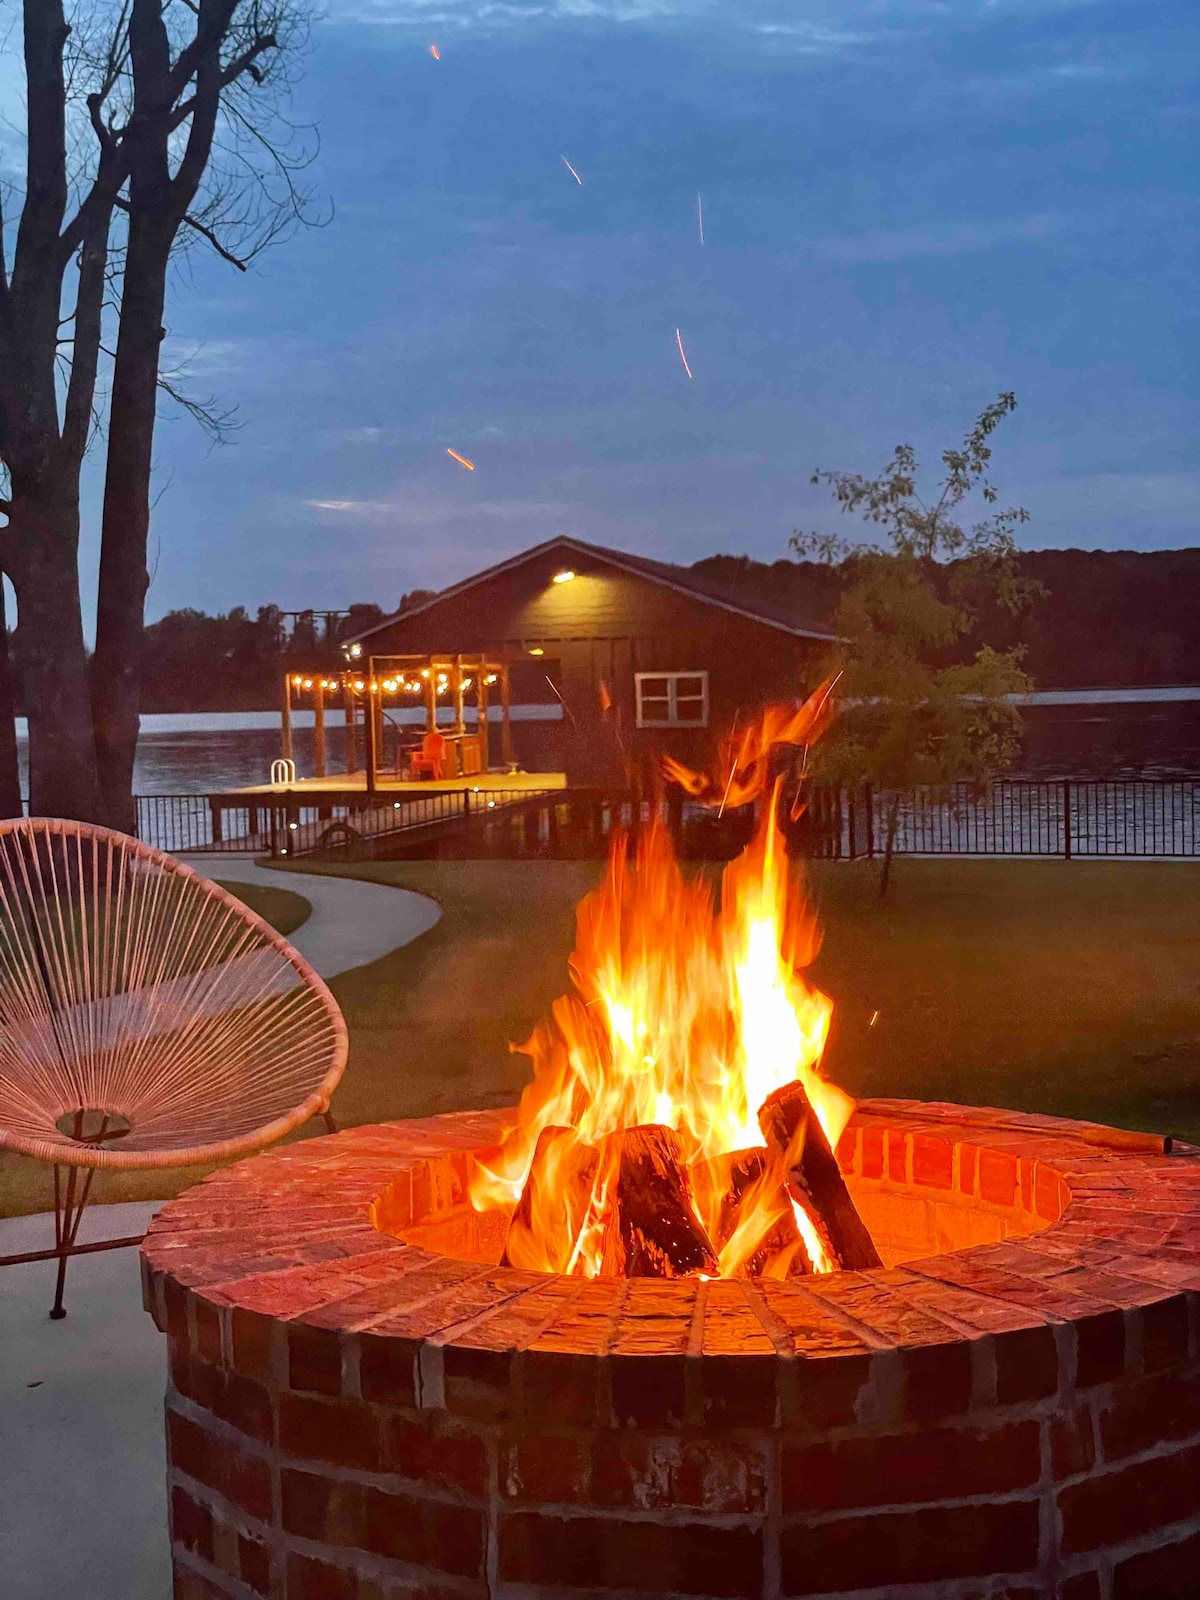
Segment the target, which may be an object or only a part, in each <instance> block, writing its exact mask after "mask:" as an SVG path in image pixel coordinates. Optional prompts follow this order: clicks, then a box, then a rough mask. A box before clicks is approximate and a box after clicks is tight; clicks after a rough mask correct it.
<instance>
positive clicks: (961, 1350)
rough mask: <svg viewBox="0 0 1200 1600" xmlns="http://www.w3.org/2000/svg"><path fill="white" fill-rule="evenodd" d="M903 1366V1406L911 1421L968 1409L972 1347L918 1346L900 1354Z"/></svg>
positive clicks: (962, 1343) (964, 1344) (951, 1345)
mask: <svg viewBox="0 0 1200 1600" xmlns="http://www.w3.org/2000/svg"><path fill="white" fill-rule="evenodd" d="M901 1359H902V1361H903V1365H904V1383H905V1389H904V1405H905V1411H906V1414H907V1415H908V1416H909V1417H912V1418H914V1419H923V1420H931V1419H935V1418H940V1417H950V1416H957V1415H960V1414H961V1413H962V1412H964V1411H966V1410H968V1409H969V1407H970V1403H971V1385H972V1382H973V1375H972V1371H971V1347H970V1345H969V1344H968V1343H967V1342H966V1340H960V1341H959V1342H958V1343H957V1344H932V1345H920V1346H918V1347H917V1348H916V1349H914V1350H904V1351H902V1353H901Z"/></svg>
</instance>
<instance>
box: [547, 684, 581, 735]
mask: <svg viewBox="0 0 1200 1600" xmlns="http://www.w3.org/2000/svg"><path fill="white" fill-rule="evenodd" d="M543 676H544V677H545V679H546V682H547V683H548V684H549V685H550V687H551V689H553V690H554V693H555V695H556V696H557V698H558V703H559V705H560V706H561V707H562V708H563V710H564V711H565V712H566V713H567V715H568V716H569V717H570V719H571V721H572V723H574V724H575V726H576V727H578V726H579V724H578V723H577V722H575V713H574V712H573V711H572V710H571V708H570V706H569V705H568V704H567V702H566V701H565V700H564V699H563V697H562V695H560V694H559V693H558V685H557V684H556V683H555V681H554V679H553V678H552V677H551V676H550V674H549V673H548V672H547V673H544V674H543Z"/></svg>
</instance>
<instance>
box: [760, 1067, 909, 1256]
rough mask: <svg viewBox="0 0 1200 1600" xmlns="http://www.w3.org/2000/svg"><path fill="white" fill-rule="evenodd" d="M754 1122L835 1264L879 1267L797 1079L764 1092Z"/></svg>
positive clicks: (869, 1236) (832, 1155)
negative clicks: (775, 1154)
mask: <svg viewBox="0 0 1200 1600" xmlns="http://www.w3.org/2000/svg"><path fill="white" fill-rule="evenodd" d="M758 1124H759V1127H760V1128H761V1129H762V1131H763V1133H764V1135H765V1136H766V1140H767V1143H768V1144H769V1145H770V1146H771V1148H772V1149H773V1150H774V1151H775V1152H776V1153H777V1154H778V1155H779V1157H780V1158H781V1160H782V1161H783V1164H784V1168H785V1170H786V1172H787V1184H788V1189H789V1191H790V1193H791V1195H792V1197H793V1199H794V1200H795V1201H796V1202H797V1203H798V1204H799V1205H800V1206H802V1207H803V1208H804V1211H805V1212H806V1213H807V1215H808V1216H809V1218H810V1219H811V1221H812V1222H813V1225H814V1227H815V1228H816V1230H817V1233H818V1235H819V1236H820V1238H821V1242H822V1244H823V1245H824V1247H825V1249H826V1251H827V1253H828V1255H829V1258H830V1260H831V1261H832V1262H833V1264H834V1265H835V1266H838V1267H844V1268H846V1269H848V1270H855V1269H865V1268H869V1267H881V1266H882V1265H883V1262H882V1261H881V1260H880V1258H879V1252H878V1251H877V1250H876V1249H875V1245H874V1243H873V1242H872V1239H871V1235H870V1234H869V1233H868V1232H867V1229H866V1226H865V1224H864V1223H863V1220H862V1218H861V1217H860V1216H859V1214H858V1212H857V1210H856V1209H855V1206H854V1201H853V1200H852V1199H851V1198H850V1191H849V1190H848V1189H847V1188H846V1184H845V1181H844V1179H843V1178H842V1173H841V1169H840V1167H839V1166H838V1164H837V1157H836V1156H835V1155H834V1153H833V1151H832V1150H831V1149H830V1148H829V1142H828V1140H827V1139H826V1138H825V1131H824V1129H823V1128H822V1127H821V1124H820V1121H819V1120H818V1118H817V1116H816V1113H815V1112H814V1111H813V1109H812V1106H811V1105H810V1104H809V1100H808V1096H807V1095H806V1094H805V1092H804V1085H803V1084H802V1083H801V1082H800V1080H799V1079H798V1078H797V1079H795V1080H793V1082H791V1083H787V1084H785V1085H784V1086H783V1088H782V1089H776V1090H775V1092H774V1094H771V1095H768V1096H767V1098H766V1099H765V1100H764V1101H763V1103H762V1105H761V1106H760V1108H759V1112H758Z"/></svg>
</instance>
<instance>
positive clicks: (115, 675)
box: [91, 211, 175, 833]
mask: <svg viewBox="0 0 1200 1600" xmlns="http://www.w3.org/2000/svg"><path fill="white" fill-rule="evenodd" d="M174 231H175V230H174V228H173V227H168V228H166V229H165V230H164V228H163V226H162V224H161V223H159V222H158V220H157V219H155V218H147V217H145V216H144V215H143V214H141V213H139V212H138V211H134V213H133V214H132V215H131V217H130V223H129V244H128V249H127V253H126V258H125V281H124V290H123V293H122V296H121V328H120V333H119V335H118V338H117V351H116V360H115V362H114V365H113V385H112V401H111V406H110V413H109V415H110V422H109V432H108V462H107V469H106V476H105V483H104V514H103V532H102V537H101V546H100V584H99V590H98V593H97V597H96V653H95V656H94V658H93V660H92V679H91V684H92V721H93V725H94V727H95V737H96V759H97V763H98V767H99V775H100V785H101V790H102V793H103V797H104V808H105V813H106V815H107V817H108V820H109V824H110V826H112V827H114V828H120V829H121V830H122V831H124V832H126V833H132V832H133V831H134V801H133V763H134V757H135V755H136V753H137V737H138V723H139V715H140V710H141V689H142V650H143V642H144V638H145V604H146V590H147V589H148V588H149V585H150V578H149V573H148V572H147V570H146V548H147V540H148V538H149V532H150V470H151V454H152V451H153V446H154V419H155V410H156V403H157V397H158V356H159V346H160V344H161V342H162V337H163V326H162V318H163V305H164V302H165V298H166V279H167V261H168V258H169V256H170V252H171V240H172V238H173V237H174Z"/></svg>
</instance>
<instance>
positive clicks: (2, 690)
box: [0, 576, 21, 817]
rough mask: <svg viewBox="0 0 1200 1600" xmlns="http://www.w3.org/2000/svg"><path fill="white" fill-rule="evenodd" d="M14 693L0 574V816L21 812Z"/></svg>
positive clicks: (17, 814)
mask: <svg viewBox="0 0 1200 1600" xmlns="http://www.w3.org/2000/svg"><path fill="white" fill-rule="evenodd" d="M16 718H17V696H16V685H15V683H14V681H13V672H12V662H11V661H10V659H9V651H8V618H7V616H6V615H5V608H4V580H3V577H2V576H0V817H19V816H20V815H21V768H20V764H19V762H18V760H17V721H16Z"/></svg>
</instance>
